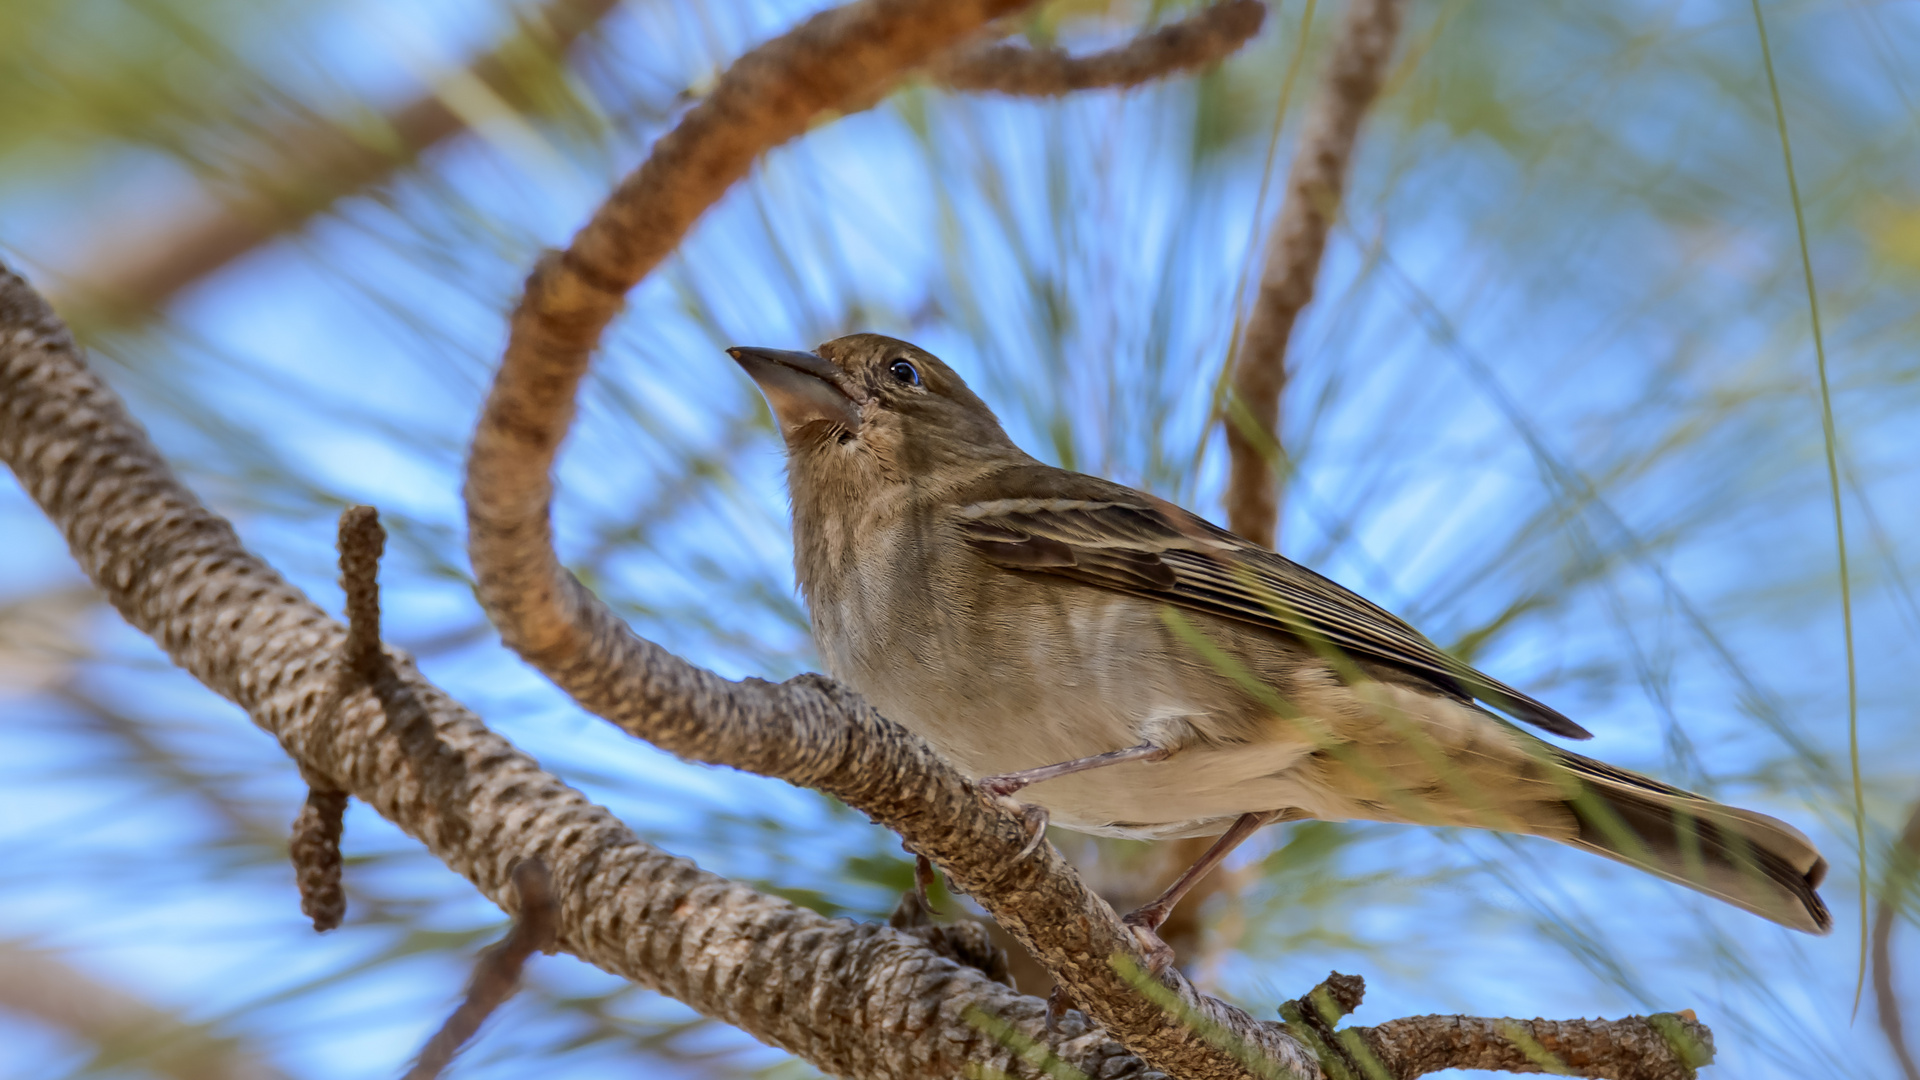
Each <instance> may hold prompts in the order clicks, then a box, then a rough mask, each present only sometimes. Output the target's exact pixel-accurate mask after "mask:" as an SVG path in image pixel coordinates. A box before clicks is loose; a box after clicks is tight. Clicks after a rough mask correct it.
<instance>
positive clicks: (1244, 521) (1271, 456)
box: [1226, 0, 1405, 547]
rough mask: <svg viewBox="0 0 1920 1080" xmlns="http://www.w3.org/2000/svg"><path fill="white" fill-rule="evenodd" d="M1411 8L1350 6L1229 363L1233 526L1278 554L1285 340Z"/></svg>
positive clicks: (1373, 1) (1371, 2)
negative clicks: (1403, 19) (1404, 17)
mask: <svg viewBox="0 0 1920 1080" xmlns="http://www.w3.org/2000/svg"><path fill="white" fill-rule="evenodd" d="M1404 6H1405V0H1350V3H1349V5H1348V7H1347V14H1346V18H1345V19H1344V20H1343V21H1342V22H1341V26H1340V31H1339V34H1338V36H1337V37H1336V39H1335V42H1334V46H1333V56H1332V57H1331V58H1330V59H1329V60H1328V63H1327V70H1326V74H1325V76H1324V77H1323V79H1322V82H1321V85H1320V90H1319V93H1318V95H1317V96H1316V97H1315V99H1314V102H1313V105H1312V107H1311V112H1310V113H1309V115H1308V117H1307V124H1306V128H1305V130H1304V131H1303V133H1302V134H1301V136H1300V143H1299V147H1298V149H1296V150H1295V151H1294V159H1293V168H1292V170H1291V171H1290V172H1289V173H1288V175H1287V189H1286V196H1285V198H1284V199H1283V201H1282V202H1281V204H1280V216H1279V217H1278V218H1276V219H1275V220H1274V223H1273V231H1272V233H1271V234H1269V236H1268V238H1267V255H1266V263H1265V266H1264V267H1263V269H1262V270H1261V274H1260V291H1259V294H1258V295H1257V296H1256V297H1255V298H1254V302H1253V310H1252V311H1251V312H1250V313H1249V315H1248V316H1247V325H1246V331H1245V333H1244V334H1243V335H1242V336H1241V339H1240V347H1239V350H1238V352H1237V353H1236V355H1235V356H1234V357H1233V358H1232V364H1233V386H1232V390H1231V393H1230V394H1229V396H1228V399H1227V403H1226V431H1227V450H1228V454H1229V465H1228V474H1227V493H1226V504H1227V527H1228V528H1230V529H1232V530H1233V531H1234V532H1236V533H1239V534H1240V535H1241V536H1244V537H1246V538H1247V539H1249V540H1252V541H1254V542H1256V543H1260V544H1265V545H1267V546H1268V547H1272V546H1273V544H1274V534H1275V530H1276V529H1277V527H1278V524H1279V518H1280V484H1281V482H1282V481H1283V479H1284V478H1283V477H1282V476H1280V475H1279V470H1278V468H1277V466H1278V465H1279V463H1280V461H1281V455H1282V449H1281V437H1280V398H1281V395H1282V393H1284V392H1285V390H1286V385H1287V341H1288V339H1289V338H1290V337H1291V336H1292V335H1293V324H1294V322H1295V321H1296V320H1297V319H1298V318H1299V315H1300V311H1301V309H1302V308H1305V307H1306V306H1307V304H1308V303H1309V302H1311V301H1312V300H1313V285H1314V279H1315V278H1316V277H1318V275H1319V273H1320V257H1321V255H1322V254H1323V253H1324V252H1325V251H1326V247H1327V231H1328V230H1329V229H1331V228H1332V227H1333V222H1334V219H1335V218H1336V217H1337V216H1338V215H1339V212H1340V198H1341V190H1342V188H1343V187H1344V186H1345V184H1346V176H1347V167H1348V163H1349V162H1350V161H1351V160H1352V158H1353V148H1354V144H1355V141H1356V140H1357V138H1358V136H1359V133H1360V121H1361V119H1362V118H1364V117H1365V116H1366V113H1367V108H1368V107H1369V106H1370V105H1372V104H1373V99H1374V97H1375V96H1376V95H1377V94H1378V93H1379V92H1380V84H1381V82H1382V80H1383V79H1384V78H1385V76H1386V69H1387V61H1388V60H1389V59H1391V58H1392V56H1393V45H1394V40H1395V39H1396V38H1397V37H1398V36H1399V32H1400V17H1401V12H1402V9H1403V7H1404Z"/></svg>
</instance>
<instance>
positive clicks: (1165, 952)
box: [1120, 909, 1173, 979]
mask: <svg viewBox="0 0 1920 1080" xmlns="http://www.w3.org/2000/svg"><path fill="white" fill-rule="evenodd" d="M1164 919H1165V916H1161V917H1160V918H1155V917H1154V913H1153V912H1152V911H1151V909H1142V910H1140V911H1135V912H1132V913H1130V914H1128V915H1124V916H1122V917H1121V919H1120V921H1121V922H1123V923H1126V924H1127V929H1129V930H1131V931H1133V940H1134V941H1136V942H1138V943H1139V945H1140V951H1141V952H1144V953H1146V954H1147V974H1148V975H1151V976H1153V977H1154V978H1156V979H1157V978H1159V977H1160V976H1161V975H1162V974H1164V973H1165V972H1166V970H1167V969H1168V968H1170V967H1172V966H1173V946H1171V945H1169V944H1167V943H1166V942H1164V941H1162V940H1160V934H1159V928H1160V923H1161V922H1163V921H1164Z"/></svg>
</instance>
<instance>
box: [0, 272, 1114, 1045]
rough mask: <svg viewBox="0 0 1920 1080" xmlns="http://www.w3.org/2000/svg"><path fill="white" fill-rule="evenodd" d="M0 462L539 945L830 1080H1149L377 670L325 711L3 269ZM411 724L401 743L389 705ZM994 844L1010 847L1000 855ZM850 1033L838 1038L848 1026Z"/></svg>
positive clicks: (194, 645)
mask: <svg viewBox="0 0 1920 1080" xmlns="http://www.w3.org/2000/svg"><path fill="white" fill-rule="evenodd" d="M0 460H4V461H5V462H6V463H7V464H8V465H9V466H10V467H11V468H12V469H13V471H14V473H15V475H16V476H17V477H18V478H19V480H20V484H21V486H22V488H23V489H24V490H25V491H26V492H27V494H28V495H29V496H30V497H31V498H33V499H34V500H35V502H36V503H38V504H39V506H40V508H41V509H42V510H43V511H44V512H45V513H46V514H47V516H48V517H49V518H50V519H51V520H52V521H53V523H54V524H55V526H56V527H58V528H59V529H60V530H61V532H62V534H63V535H64V536H65V537H66V540H67V543H68V546H69V548H70V549H71V550H72V551H73V553H74V556H75V558H76V560H77V561H78V562H79V563H80V566H81V569H82V570H84V571H85V572H86V574H87V576H88V577H89V578H91V579H92V581H93V582H94V584H95V586H96V587H97V588H99V589H100V590H101V592H102V593H103V594H104V595H105V597H106V598H107V600H108V601H109V602H111V603H112V604H113V605H114V607H115V608H116V609H117V610H118V611H119V612H120V613H121V615H122V616H124V617H125V618H126V619H127V621H128V622H129V623H131V624H132V625H133V626H134V627H135V628H137V629H139V630H141V631H142V632H144V633H146V634H148V635H149V636H151V637H152V638H153V639H154V640H155V642H156V643H158V644H159V645H160V646H161V647H162V648H163V649H164V650H166V652H167V653H168V655H169V656H171V657H172V658H173V660H174V662H175V663H177V664H179V665H180V666H181V667H182V668H184V669H185V670H186V671H187V672H188V673H189V674H191V675H193V676H194V677H195V678H197V679H199V680H200V681H201V682H202V683H204V684H205V685H206V686H207V687H208V688H209V689H211V690H213V691H214V692H216V693H218V694H220V695H221V696H223V697H225V698H227V699H228V700H230V701H233V702H234V703H235V704H237V705H239V706H240V707H242V708H243V709H245V710H246V712H247V714H248V715H249V716H250V717H251V718H252V719H253V721H254V723H256V724H257V725H259V726H260V727H261V728H262V729H263V730H265V731H267V732H268V733H269V734H271V735H273V736H274V737H275V738H276V739H277V740H278V741H279V742H280V745H281V746H282V748H284V749H285V750H286V752H287V753H288V755H289V756H291V757H292V758H293V759H294V761H295V762H296V763H297V764H298V765H300V766H301V768H302V769H303V771H305V772H308V773H310V774H314V775H318V776H321V777H323V778H325V779H326V781H327V782H328V783H330V784H332V785H334V786H337V787H338V788H339V789H340V790H343V791H347V792H349V793H351V794H352V795H353V797H355V798H357V799H360V800H362V801H363V802H365V803H366V804H367V805H368V806H370V807H372V808H373V810H374V811H375V812H376V813H378V814H380V815H381V816H382V817H385V818H386V819H387V820H389V821H392V822H393V823H394V824H395V825H397V826H399V827H400V828H401V829H403V830H404V831H406V832H407V833H408V834H409V835H410V836H413V837H414V838H415V839H417V840H419V841H420V842H421V843H422V844H423V845H425V846H426V848H427V850H428V851H429V852H430V853H432V854H433V856H434V857H435V858H437V859H439V860H440V861H441V862H443V863H445V864H446V865H447V866H448V867H449V868H450V869H452V870H453V871H454V872H456V873H458V874H461V875H462V876H464V877H466V878H467V879H468V880H470V881H472V882H473V883H474V885H475V886H476V887H477V888H479V889H480V891H481V892H482V893H484V894H485V895H487V896H488V897H490V898H492V899H494V900H495V902H502V901H503V900H504V898H506V897H507V896H509V895H510V893H509V891H508V890H509V882H508V868H509V867H511V866H512V865H513V864H514V862H515V861H516V860H518V859H522V858H528V857H534V856H538V857H539V858H541V859H543V860H545V861H546V863H547V865H548V866H549V867H550V868H551V869H552V872H553V880H554V891H555V895H556V897H557V898H558V900H559V910H560V921H559V925H558V931H559V933H558V944H559V947H560V948H561V949H564V950H565V951H567V952H569V953H572V954H573V955H575V956H578V957H580V958H581V959H582V960H585V961H587V962H588V963H591V964H594V965H595V966H597V967H599V968H601V969H603V970H605V971H607V972H610V973H612V974H614V975H618V976H620V977H622V978H626V979H631V980H633V981H634V982H636V983H639V984H640V985H642V986H646V987H649V988H651V989H654V990H658V991H660V992H662V993H665V994H667V995H669V996H671V997H674V998H676V999H677V1000H679V1001H681V1002H684V1003H685V1004H687V1005H688V1006H689V1007H690V1008H692V1009H694V1010H695V1011H697V1012H700V1013H701V1014H703V1015H706V1016H710V1017H713V1018H714V1019H717V1020H720V1021H722V1022H725V1023H729V1024H732V1025H734V1026H736V1027H738V1028H740V1029H741V1030H743V1031H745V1032H746V1033H747V1034H749V1035H752V1036H753V1037H755V1038H757V1039H760V1040H761V1041H763V1042H766V1043H768V1044H770V1045H773V1046H777V1047H781V1048H783V1049H786V1050H788V1051H790V1052H792V1053H794V1054H796V1055H798V1056H800V1057H802V1058H805V1059H806V1060H808V1061H810V1062H812V1063H814V1064H815V1065H817V1066H819V1067H820V1068H821V1069H823V1070H825V1071H827V1072H830V1073H833V1074H835V1075H839V1076H845V1077H849V1078H853V1080H860V1078H869V1077H871V1078H875V1080H905V1078H909V1077H922V1076H927V1075H955V1074H959V1073H961V1072H962V1071H963V1070H964V1069H965V1068H966V1067H967V1066H968V1065H969V1063H971V1064H973V1065H978V1066H981V1067H983V1068H988V1069H1001V1070H1003V1071H1006V1072H1008V1073H1009V1074H1010V1075H1014V1076H1036V1075H1038V1073H1037V1071H1036V1070H1035V1069H1033V1068H1030V1067H1028V1066H1026V1065H1024V1064H1022V1062H1021V1060H1020V1059H1019V1054H1018V1052H1017V1051H1016V1050H1015V1049H1014V1048H1013V1047H1012V1046H1010V1045H1009V1043H1008V1042H1007V1041H1006V1038H1003V1037H1001V1036H997V1035H995V1034H992V1033H990V1032H988V1031H987V1030H985V1029H983V1027H982V1025H981V1024H980V1023H978V1022H977V1021H976V1020H975V1019H973V1018H975V1017H981V1016H985V1017H992V1018H996V1019H997V1021H998V1022H1001V1023H1004V1024H1005V1025H1007V1030H1008V1031H1009V1032H1011V1037H1013V1038H1017V1039H1018V1040H1023V1043H1022V1044H1023V1045H1024V1044H1025V1043H1037V1044H1039V1045H1042V1046H1046V1047H1047V1048H1048V1049H1049V1050H1050V1051H1051V1052H1053V1053H1054V1054H1055V1055H1057V1057H1058V1058H1059V1059H1060V1060H1062V1061H1064V1062H1066V1063H1068V1064H1069V1065H1071V1066H1072V1067H1074V1068H1076V1069H1079V1070H1080V1071H1082V1072H1084V1073H1087V1074H1088V1075H1090V1076H1102V1077H1112V1078H1114V1080H1128V1078H1133V1077H1144V1076H1146V1075H1148V1074H1149V1070H1148V1069H1147V1066H1146V1064H1145V1063H1144V1062H1142V1061H1140V1060H1139V1059H1138V1058H1136V1057H1134V1056H1132V1055H1130V1054H1128V1053H1126V1052H1125V1051H1124V1050H1123V1049H1122V1048H1120V1047H1119V1046H1117V1045H1115V1044H1114V1043H1113V1041H1112V1040H1111V1039H1109V1038H1107V1036H1106V1035H1105V1033H1103V1032H1099V1031H1086V1032H1081V1033H1078V1034H1076V1035H1074V1036H1073V1037H1065V1036H1061V1037H1052V1036H1049V1035H1048V1033H1047V1032H1046V1030H1045V1011H1046V1004H1045V1002H1043V1001H1040V1000H1039V999H1036V998H1031V997H1022V996H1020V995H1018V994H1015V993H1014V992H1013V991H1012V990H1010V989H1008V988H1007V987H1004V986H1001V985H998V984H996V983H994V982H992V981H990V980H988V979H987V978H986V977H985V976H983V975H981V974H980V973H979V972H977V971H974V970H972V969H970V968H967V967H963V966H961V965H957V964H955V963H953V962H952V961H950V960H947V959H945V958H943V957H941V956H939V955H937V954H935V953H934V952H933V951H932V950H930V949H928V948H926V947H925V946H924V945H923V944H922V943H921V942H919V941H917V940H914V939H912V938H909V937H906V936H903V935H901V934H899V933H896V932H894V931H893V930H891V929H889V928H887V927H884V926H878V925H873V924H856V923H850V922H847V921H845V920H830V919H827V918H824V917H822V916H820V915H818V914H816V913H814V912H811V911H808V910H806V909H805V908H801V907H798V906H796V905H794V904H792V903H790V902H788V901H786V900H784V899H781V898H779V897H775V896H769V895H766V894H763V893H759V892H756V891H754V890H752V889H749V888H747V887H745V886H742V885H739V884H737V883H734V882H730V881H727V880H725V879H723V878H719V877H716V876H715V875H713V874H709V873H706V872H704V871H702V870H700V869H699V868H698V867H696V866H694V865H693V864H692V863H691V862H689V861H687V860H685V859H680V858H676V857H674V856H671V855H669V854H667V853H665V852H663V851H660V850H659V849H658V848H655V847H653V846H651V845H649V844H647V843H645V842H643V841H641V840H640V839H639V838H638V837H636V836H635V835H634V834H633V833H632V832H631V831H630V830H629V829H627V828H626V827H625V826H624V825H622V824H621V823H620V822H619V821H617V820H616V819H615V818H614V817H613V816H612V815H611V814H609V813H608V812H607V811H606V810H604V809H603V808H601V807H598V806H595V805H593V804H592V803H590V802H588V801H587V799H586V797H585V796H583V795H581V794H580V793H579V792H577V791H575V790H573V789H572V788H570V787H568V786H566V785H565V784H564V783H562V782H561V781H560V780H559V779H558V778H556V777H554V776H552V775H551V774H548V773H546V772H544V771H542V770H541V769H540V768H539V766H538V765H536V764H535V763H534V762H533V760H532V759H531V758H529V757H527V756H526V755H525V754H522V753H520V752H519V751H518V750H516V749H515V748H514V747H513V746H512V745H511V744H509V743H508V742H507V741H506V740H504V739H502V738H500V737H499V736H498V735H496V734H494V733H493V732H492V731H490V730H489V729H488V728H487V727H486V725H485V724H483V723H482V722H481V721H480V719H479V718H478V717H477V716H475V715H474V714H473V713H472V712H470V711H469V710H467V709H466V708H465V707H463V706H462V705H460V704H459V703H458V702H456V701H454V700H452V699H451V698H449V697H448V696H447V695H446V693H445V692H444V691H442V690H440V689H439V688H438V687H436V686H434V685H433V684H432V683H430V682H428V681H427V680H426V679H424V678H422V677H421V675H420V673H419V671H418V670H417V669H416V668H415V667H414V665H413V662H412V659H411V658H410V657H408V656H407V655H406V654H405V653H403V652H401V651H399V650H397V649H396V650H390V651H389V653H388V655H389V657H390V659H391V660H392V661H393V675H392V678H391V680H390V681H391V682H392V684H393V687H392V688H391V689H392V690H393V691H395V692H393V693H389V695H388V700H385V701H383V700H382V699H381V698H380V697H378V696H377V695H376V694H370V693H364V692H363V693H358V694H356V695H354V696H353V697H351V698H349V699H347V700H345V701H343V702H341V703H340V704H339V706H338V707H334V706H332V705H331V704H330V698H331V697H332V695H333V692H334V687H335V685H336V682H337V670H336V664H335V662H334V657H337V656H338V655H339V654H340V650H341V649H342V647H343V646H344V645H345V643H346V639H347V636H348V635H347V628H346V627H344V626H341V625H340V624H339V623H337V622H335V621H334V620H332V619H331V618H329V617H328V616H327V614H326V612H324V611H322V610H321V609H320V608H319V607H317V606H315V605H314V604H313V603H312V602H311V601H309V600H308V599H307V598H306V597H305V596H304V595H303V594H301V593H300V591H299V590H297V589H295V588H294V587H292V586H291V585H289V584H288V583H287V582H286V580H285V579H284V578H282V577H281V576H280V575H279V574H278V573H276V572H275V571H274V570H273V568H272V567H270V566H268V565H267V564H266V563H264V562H262V561H261V560H260V559H259V558H257V557H256V556H254V555H252V554H251V553H250V552H248V551H247V550H246V549H245V548H244V547H243V546H242V545H241V544H240V541H239V538H238V537H237V536H236V535H235V534H234V531H233V527H232V526H231V525H229V524H228V523H227V522H226V521H225V520H224V519H222V518H220V517H219V516H218V515H215V514H213V513H211V512H210V511H208V510H207V509H206V508H205V507H204V506H202V505H201V504H200V502H199V501H198V500H197V499H196V498H195V497H194V496H193V494H192V493H191V492H190V491H188V490H187V489H186V487H185V486H183V485H182V484H181V483H180V482H179V480H178V479H177V478H176V477H175V476H174V475H173V473H172V470H171V469H169V468H168V467H167V465H166V463H165V462H164V461H163V460H162V459H161V458H160V456H159V453H158V451H157V450H155V449H154V447H153V444H152V443H151V441H149V440H148V438H147V436H146V433H145V432H144V431H143V430H141V428H140V426H139V425H138V424H137V423H135V422H134V421H133V419H132V418H131V417H129V416H128V415H127V413H126V410H125V407H124V406H123V405H122V404H121V403H120V401H119V399H118V398H117V397H116V396H115V395H114V394H113V392H112V391H111V390H110V389H108V388H107V386H106V385H105V384H104V383H102V382H101V381H100V380H99V379H98V378H97V377H96V376H95V375H94V374H93V373H92V372H91V371H89V370H88V369H87V366H86V364H85V362H84V361H83V360H82V358H81V357H80V354H79V352H78V351H77V350H76V349H75V347H74V344H73V340H72V337H71V336H70V335H69V334H68V333H67V331H66V328H65V327H64V326H63V325H62V324H61V323H60V321H59V320H58V319H57V318H56V317H55V316H54V315H53V312H52V311H51V310H49V309H48V308H47V306H46V305H45V303H44V302H43V301H42V300H41V299H40V298H39V297H38V296H37V295H36V294H35V293H34V292H33V290H32V289H31V288H29V287H28V286H27V284H26V282H24V281H22V280H21V279H20V278H19V277H17V276H15V275H13V274H12V273H11V272H8V271H6V270H5V268H4V267H0ZM407 702H411V711H410V712H402V713H401V714H400V716H401V719H400V722H397V723H396V722H394V721H393V720H390V719H389V716H388V707H389V703H394V704H405V703H407ZM1008 842H1012V840H1011V838H1009V839H1008ZM853 1018H857V1019H853Z"/></svg>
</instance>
